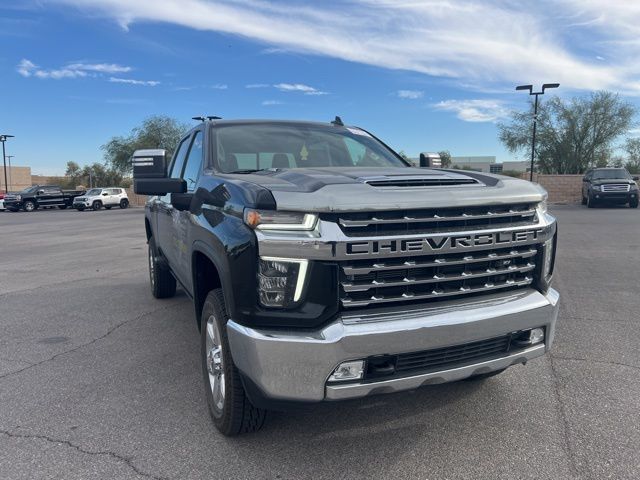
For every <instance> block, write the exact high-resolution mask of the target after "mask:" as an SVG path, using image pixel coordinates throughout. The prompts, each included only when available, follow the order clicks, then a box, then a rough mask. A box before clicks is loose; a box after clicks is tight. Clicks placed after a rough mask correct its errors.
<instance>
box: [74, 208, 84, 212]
mask: <svg viewBox="0 0 640 480" xmlns="http://www.w3.org/2000/svg"><path fill="white" fill-rule="evenodd" d="M76 210H78V211H79V212H84V207H76Z"/></svg>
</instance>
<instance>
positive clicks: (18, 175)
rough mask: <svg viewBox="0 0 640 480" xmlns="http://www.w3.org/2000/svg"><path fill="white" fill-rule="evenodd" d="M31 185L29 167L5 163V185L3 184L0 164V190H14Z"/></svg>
mask: <svg viewBox="0 0 640 480" xmlns="http://www.w3.org/2000/svg"><path fill="white" fill-rule="evenodd" d="M31 185H33V184H32V183H31V167H16V166H13V165H12V166H11V167H9V165H7V185H5V184H4V170H3V166H2V165H0V191H3V192H4V191H5V190H6V191H9V192H16V191H18V190H22V189H24V188H27V187H30V186H31Z"/></svg>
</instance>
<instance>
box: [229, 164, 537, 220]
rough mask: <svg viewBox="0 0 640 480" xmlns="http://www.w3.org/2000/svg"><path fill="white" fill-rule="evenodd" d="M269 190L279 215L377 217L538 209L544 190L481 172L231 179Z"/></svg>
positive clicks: (292, 172)
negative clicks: (382, 213) (476, 208)
mask: <svg viewBox="0 0 640 480" xmlns="http://www.w3.org/2000/svg"><path fill="white" fill-rule="evenodd" d="M226 176H227V177H230V178H233V179H234V180H239V181H247V182H251V183H255V184H257V185H260V186H261V187H263V188H266V189H268V190H269V191H270V192H271V193H272V195H273V197H274V199H275V201H276V205H277V208H278V210H290V211H305V212H336V211H376V210H403V209H417V208H435V207H456V206H472V205H500V204H503V205H504V204H512V203H535V202H540V201H542V200H544V199H545V198H546V192H545V190H544V189H543V188H542V187H540V186H539V185H535V184H533V183H530V182H527V181H524V180H519V179H515V178H511V177H503V176H499V175H490V174H484V173H478V172H466V171H455V170H441V169H425V168H361V167H357V168H355V167H354V168H342V167H341V168H331V167H328V168H304V169H285V170H264V171H261V172H256V173H253V174H241V175H240V174H235V175H226Z"/></svg>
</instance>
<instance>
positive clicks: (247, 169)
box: [227, 168, 278, 173]
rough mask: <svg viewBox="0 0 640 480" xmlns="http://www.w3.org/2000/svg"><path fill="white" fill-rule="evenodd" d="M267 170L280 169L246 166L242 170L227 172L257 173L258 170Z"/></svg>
mask: <svg viewBox="0 0 640 480" xmlns="http://www.w3.org/2000/svg"><path fill="white" fill-rule="evenodd" d="M266 170H274V171H275V170H278V169H277V168H246V169H241V170H233V171H232V172H227V173H256V172H264V171H266Z"/></svg>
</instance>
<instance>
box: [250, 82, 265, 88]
mask: <svg viewBox="0 0 640 480" xmlns="http://www.w3.org/2000/svg"><path fill="white" fill-rule="evenodd" d="M270 86H271V85H269V84H268V83H250V84H249V85H245V86H244V88H267V87H270Z"/></svg>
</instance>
